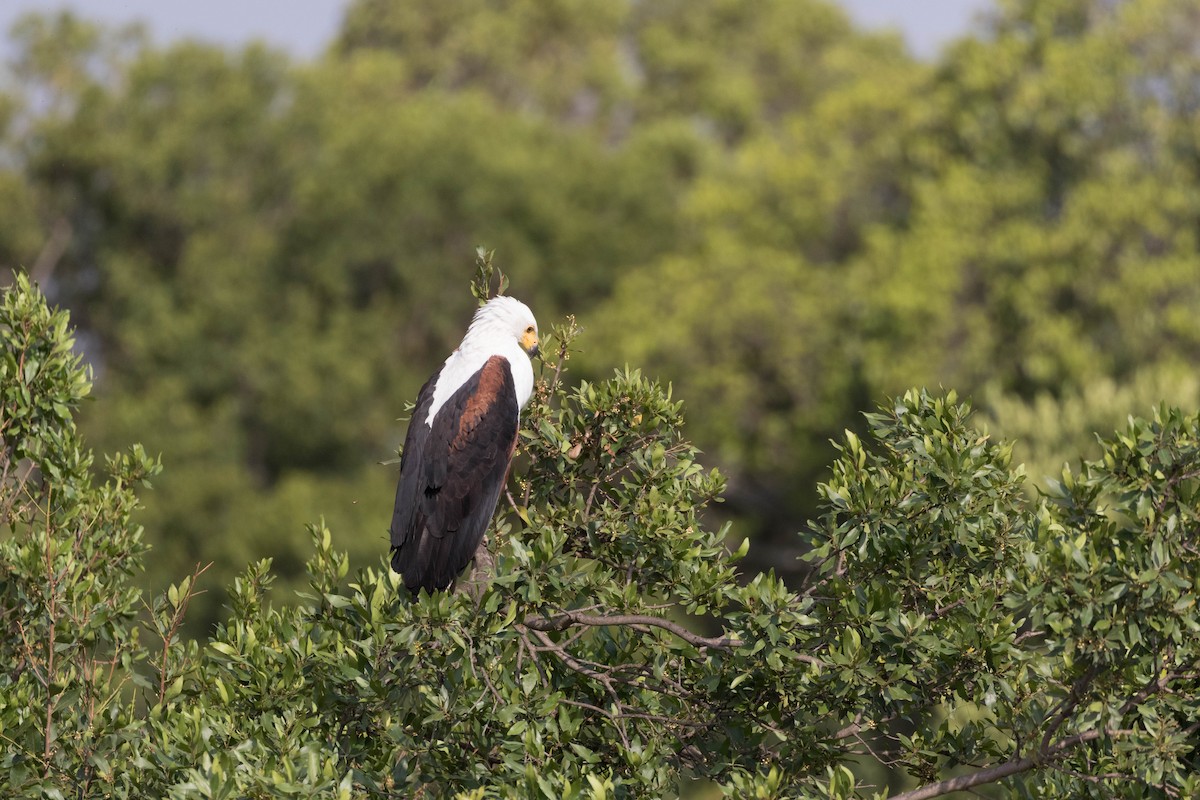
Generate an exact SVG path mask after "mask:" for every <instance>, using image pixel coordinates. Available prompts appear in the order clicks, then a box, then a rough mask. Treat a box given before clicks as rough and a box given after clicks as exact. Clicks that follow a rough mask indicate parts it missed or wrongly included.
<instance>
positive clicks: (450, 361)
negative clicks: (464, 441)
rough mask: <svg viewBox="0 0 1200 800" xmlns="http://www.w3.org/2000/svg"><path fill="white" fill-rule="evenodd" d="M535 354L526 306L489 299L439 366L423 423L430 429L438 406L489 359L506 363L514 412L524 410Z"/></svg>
mask: <svg viewBox="0 0 1200 800" xmlns="http://www.w3.org/2000/svg"><path fill="white" fill-rule="evenodd" d="M537 354H538V331H537V320H536V319H534V318H533V312H532V311H530V310H529V306H527V305H525V304H524V303H522V302H521V301H520V300H517V299H516V298H513V297H505V296H503V295H500V296H498V297H493V298H492V299H491V300H489V301H487V303H486V304H484V305H483V306H482V307H481V308H480V309H479V310H478V311H476V312H475V316H474V318H473V319H472V320H471V326H470V327H469V328H467V335H466V336H464V337H463V340H462V344H460V345H459V346H458V348H457V349H456V350H455V351H454V352H453V353H451V354H450V357H449V358H447V359H446V363H445V364H443V365H442V369H441V372H440V373H439V374H438V377H437V383H436V384H435V385H434V389H433V400H432V402H431V403H430V406H429V414H428V416H427V417H426V418H425V423H426V424H427V425H432V424H433V418H434V416H435V415H436V414H437V412H438V409H440V408H441V407H442V404H443V403H445V402H446V400H447V399H449V397H450V395H451V394H453V393H454V391H455V390H456V389H457V388H458V387H459V386H462V384H463V382H464V381H466V380H467V379H468V378H470V377H471V376H472V375H474V374H475V373H476V372H477V371H478V370H479V368H480V367H482V366H483V365H484V364H485V363H486V362H487V360H488V359H489V358H491V357H492V356H503V357H504V358H505V359H506V360H507V361H508V367H509V369H510V370H511V371H512V377H513V387H514V388H515V389H516V393H517V409H518V411H519V410H520V409H522V408H524V407H525V404H526V403H527V402H529V396H530V395H531V394H533V364H531V363H530V361H529V359H530V357H532V356H535V355H537Z"/></svg>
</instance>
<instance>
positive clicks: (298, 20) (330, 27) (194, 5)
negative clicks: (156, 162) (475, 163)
mask: <svg viewBox="0 0 1200 800" xmlns="http://www.w3.org/2000/svg"><path fill="white" fill-rule="evenodd" d="M840 2H841V5H842V6H843V7H845V8H846V9H847V11H849V13H850V15H851V16H852V17H853V18H854V19H856V20H857V21H858V22H859V23H860V24H862V25H863V26H864V27H869V28H895V29H897V30H900V31H901V32H902V33H903V34H904V36H905V38H906V39H907V40H908V43H909V46H910V47H911V48H912V50H913V52H914V53H916V54H917V55H919V56H921V57H923V58H931V57H933V56H934V55H936V54H937V51H938V48H939V47H940V46H941V45H942V44H944V43H945V42H946V41H948V40H949V39H952V38H954V37H956V36H959V35H960V34H962V33H964V32H966V31H967V29H968V27H969V25H970V23H971V20H972V18H973V17H974V15H975V14H976V13H978V11H979V10H980V9H983V8H985V7H987V6H989V5H991V3H990V2H989V0H840ZM345 4H346V0H204V2H195V1H194V0H63V2H59V1H58V0H3V2H0V32H3V33H7V31H8V29H9V27H10V26H11V25H12V22H13V20H14V19H16V18H17V17H18V16H20V15H21V14H22V13H24V12H26V11H35V10H52V9H57V8H62V7H64V6H66V7H69V8H72V9H75V11H76V12H77V13H79V15H80V16H83V17H85V18H88V19H96V20H101V21H105V22H110V23H124V22H131V21H133V20H141V21H143V22H145V23H146V25H147V26H148V27H149V29H150V32H151V34H152V35H153V36H154V39H155V41H158V42H160V43H161V42H165V41H169V40H171V39H176V38H181V37H192V38H200V39H206V40H209V41H215V42H221V43H224V44H242V43H244V42H247V41H250V40H252V39H263V40H266V41H267V42H269V43H271V44H273V45H276V46H279V47H283V48H285V49H287V50H289V51H290V52H292V53H294V54H295V55H297V56H302V57H305V56H313V55H316V54H317V53H319V52H320V51H321V49H322V48H323V47H324V46H325V45H326V44H327V43H328V42H329V40H330V38H331V37H332V36H333V33H334V31H335V30H336V29H337V25H338V22H339V20H340V18H341V10H342V7H343V6H344V5H345ZM6 49H7V48H3V49H0V53H3V52H4V50H6Z"/></svg>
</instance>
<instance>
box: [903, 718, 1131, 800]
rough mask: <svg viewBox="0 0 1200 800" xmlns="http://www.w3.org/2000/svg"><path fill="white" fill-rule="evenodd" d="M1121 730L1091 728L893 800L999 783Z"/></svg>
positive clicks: (915, 799) (925, 797)
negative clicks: (1035, 751) (1033, 753)
mask: <svg viewBox="0 0 1200 800" xmlns="http://www.w3.org/2000/svg"><path fill="white" fill-rule="evenodd" d="M1116 733H1119V731H1102V730H1091V731H1084V732H1083V733H1079V734H1076V735H1074V736H1069V737H1067V738H1066V739H1063V740H1062V741H1060V742H1056V743H1055V744H1053V745H1051V746H1050V747H1047V748H1045V749H1043V750H1042V752H1041V753H1039V754H1038V755H1037V756H1036V757H1034V756H1026V757H1024V758H1014V759H1012V760H1011V761H1005V762H1004V763H1003V764H997V765H995V766H993V767H986V768H984V769H981V770H977V771H975V772H971V773H968V774H967V775H959V776H958V777H956V778H947V779H946V780H944V781H937V782H936V783H929V784H926V785H925V786H922V787H920V788H919V789H913V790H912V791H908V792H901V793H900V794H895V795H892V797H891V800H928V798H931V797H941V796H942V795H945V794H950V793H951V792H962V791H966V790H968V789H971V788H973V787H976V786H982V785H984V784H987V783H995V782H996V781H999V780H1003V779H1004V778H1008V777H1011V776H1013V775H1019V774H1020V773H1022V772H1028V771H1029V770H1031V769H1035V768H1037V767H1041V766H1047V765H1048V764H1049V763H1050V762H1052V761H1054V760H1055V759H1057V758H1059V757H1060V756H1062V755H1063V754H1065V753H1066V752H1067V751H1069V750H1071V749H1073V748H1075V747H1078V746H1079V745H1081V744H1083V743H1085V742H1091V741H1095V740H1096V739H1099V738H1100V737H1101V736H1105V735H1114V734H1116Z"/></svg>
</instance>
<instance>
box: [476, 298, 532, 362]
mask: <svg viewBox="0 0 1200 800" xmlns="http://www.w3.org/2000/svg"><path fill="white" fill-rule="evenodd" d="M509 337H511V338H512V339H514V340H515V341H516V343H517V344H518V345H519V346H520V347H521V349H522V350H524V351H525V352H526V354H528V355H530V356H535V355H537V354H538V331H537V320H536V319H534V318H533V312H532V311H530V310H529V306H527V305H525V304H524V303H522V302H521V301H520V300H518V299H516V298H515V297H505V296H504V295H498V296H496V297H493V298H492V299H491V300H488V301H487V303H486V304H484V305H483V306H481V307H480V308H479V310H478V311H476V312H475V317H474V318H473V319H472V320H471V327H470V328H468V329H467V335H466V336H465V337H464V338H463V343H462V347H464V348H469V347H479V346H484V347H492V346H495V345H497V344H502V343H504V341H505V340H506V339H508V338H509ZM493 354H495V353H493Z"/></svg>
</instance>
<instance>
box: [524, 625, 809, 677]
mask: <svg viewBox="0 0 1200 800" xmlns="http://www.w3.org/2000/svg"><path fill="white" fill-rule="evenodd" d="M524 624H525V626H526V627H527V628H530V629H532V630H535V631H564V630H566V629H567V628H570V627H572V626H574V625H584V626H587V627H590V628H606V627H609V626H630V627H636V626H639V625H640V626H645V627H648V628H659V629H661V630H664V631H667V632H669V633H672V634H674V635H675V636H678V637H679V638H680V639H683V640H684V641H685V642H687V643H688V644H691V645H695V646H696V647H698V648H700V649H702V650H703V649H705V648H709V647H711V648H714V649H717V650H730V649H732V648H735V647H740V646H741V645H742V640H741V639H736V638H733V637H729V636H711V637H710V636H701V635H700V634H698V633H693V632H692V631H689V630H688V629H687V628H685V627H683V626H682V625H680V624H678V623H676V622H672V621H671V620H669V619H664V618H662V617H654V616H650V615H648V614H604V615H598V614H580V613H578V612H575V611H564V612H563V613H561V614H555V615H554V616H552V617H529V618H527V619H526V620H525V623H524ZM797 658H799V659H800V660H801V661H803V662H804V663H806V664H817V665H819V666H820V665H823V664H822V662H821V660H820V659H818V658H815V657H813V656H810V655H805V654H804V653H799V654H797Z"/></svg>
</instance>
